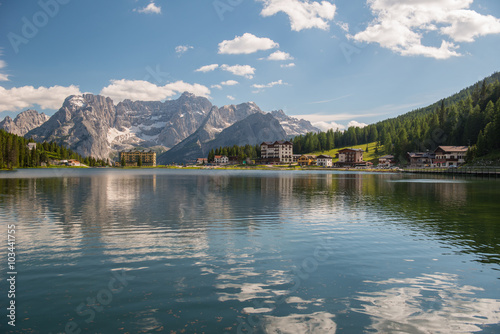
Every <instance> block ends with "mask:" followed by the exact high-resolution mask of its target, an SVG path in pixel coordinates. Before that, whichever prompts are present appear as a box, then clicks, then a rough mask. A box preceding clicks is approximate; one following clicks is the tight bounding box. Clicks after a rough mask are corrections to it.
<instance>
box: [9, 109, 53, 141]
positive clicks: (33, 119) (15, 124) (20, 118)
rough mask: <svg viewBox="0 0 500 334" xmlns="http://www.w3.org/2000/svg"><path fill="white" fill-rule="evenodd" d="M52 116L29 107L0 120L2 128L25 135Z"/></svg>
mask: <svg viewBox="0 0 500 334" xmlns="http://www.w3.org/2000/svg"><path fill="white" fill-rule="evenodd" d="M49 118H50V117H49V116H47V115H45V114H44V113H38V111H36V110H32V109H28V110H25V111H23V112H22V113H20V114H18V115H17V116H16V118H14V119H12V118H10V117H9V116H7V117H5V118H4V120H3V121H1V122H0V129H4V130H5V131H7V132H10V133H14V134H16V135H18V136H24V135H25V134H26V133H28V132H29V131H31V130H32V129H34V128H37V127H39V126H40V125H42V124H43V123H45V122H46V121H47V120H48V119H49Z"/></svg>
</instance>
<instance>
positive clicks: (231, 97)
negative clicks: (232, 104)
mask: <svg viewBox="0 0 500 334" xmlns="http://www.w3.org/2000/svg"><path fill="white" fill-rule="evenodd" d="M227 98H228V99H230V100H231V101H234V100H236V99H235V98H234V96H231V95H228V96H227Z"/></svg>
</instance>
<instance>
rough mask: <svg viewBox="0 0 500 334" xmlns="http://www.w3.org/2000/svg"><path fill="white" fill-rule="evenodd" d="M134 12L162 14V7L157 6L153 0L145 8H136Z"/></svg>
mask: <svg viewBox="0 0 500 334" xmlns="http://www.w3.org/2000/svg"><path fill="white" fill-rule="evenodd" d="M134 12H138V13H143V14H161V7H160V6H157V5H156V4H155V3H154V2H151V3H150V4H149V5H147V6H146V7H144V8H138V9H137V8H136V9H134Z"/></svg>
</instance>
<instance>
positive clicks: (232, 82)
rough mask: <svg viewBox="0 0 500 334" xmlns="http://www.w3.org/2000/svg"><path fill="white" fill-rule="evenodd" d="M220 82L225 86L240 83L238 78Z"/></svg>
mask: <svg viewBox="0 0 500 334" xmlns="http://www.w3.org/2000/svg"><path fill="white" fill-rule="evenodd" d="M220 84H221V85H223V86H234V85H237V84H239V82H238V81H236V80H227V81H223V82H221V83H220Z"/></svg>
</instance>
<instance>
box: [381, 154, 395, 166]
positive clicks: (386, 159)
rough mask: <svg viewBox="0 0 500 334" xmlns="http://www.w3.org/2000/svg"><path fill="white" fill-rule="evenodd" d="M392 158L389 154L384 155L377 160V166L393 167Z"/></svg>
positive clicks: (393, 161)
mask: <svg viewBox="0 0 500 334" xmlns="http://www.w3.org/2000/svg"><path fill="white" fill-rule="evenodd" d="M395 163H396V162H395V160H394V156H393V155H391V154H387V155H384V156H382V157H380V158H378V165H379V166H380V167H391V166H394V165H395Z"/></svg>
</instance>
